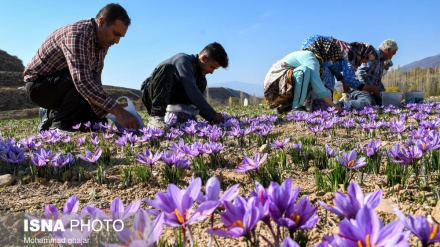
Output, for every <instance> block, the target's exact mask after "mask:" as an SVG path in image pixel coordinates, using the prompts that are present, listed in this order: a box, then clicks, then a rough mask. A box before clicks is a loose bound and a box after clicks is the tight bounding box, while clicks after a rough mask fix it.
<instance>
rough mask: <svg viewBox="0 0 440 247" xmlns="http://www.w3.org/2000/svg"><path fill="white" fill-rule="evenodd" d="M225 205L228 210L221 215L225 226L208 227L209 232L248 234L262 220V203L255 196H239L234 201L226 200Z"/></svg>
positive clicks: (232, 235)
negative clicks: (247, 197)
mask: <svg viewBox="0 0 440 247" xmlns="http://www.w3.org/2000/svg"><path fill="white" fill-rule="evenodd" d="M224 206H225V209H226V211H225V212H222V213H221V216H220V217H221V221H222V222H223V225H224V227H223V228H211V229H208V231H207V232H208V233H209V234H214V235H217V236H220V237H233V238H239V237H242V236H248V235H249V233H250V232H251V231H253V230H254V228H255V227H256V226H257V223H258V221H259V220H260V216H261V211H260V208H261V205H260V203H259V201H258V199H257V198H255V197H251V198H249V199H248V200H246V199H245V198H243V197H241V196H239V197H237V198H236V199H235V200H234V202H233V203H231V202H228V201H225V202H224ZM225 228H226V229H225Z"/></svg>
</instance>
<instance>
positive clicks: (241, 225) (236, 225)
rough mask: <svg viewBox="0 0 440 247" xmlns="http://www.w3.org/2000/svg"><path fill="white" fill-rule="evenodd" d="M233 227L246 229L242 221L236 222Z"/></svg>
mask: <svg viewBox="0 0 440 247" xmlns="http://www.w3.org/2000/svg"><path fill="white" fill-rule="evenodd" d="M232 226H234V227H240V228H243V229H244V225H243V222H241V220H236V221H234V224H232Z"/></svg>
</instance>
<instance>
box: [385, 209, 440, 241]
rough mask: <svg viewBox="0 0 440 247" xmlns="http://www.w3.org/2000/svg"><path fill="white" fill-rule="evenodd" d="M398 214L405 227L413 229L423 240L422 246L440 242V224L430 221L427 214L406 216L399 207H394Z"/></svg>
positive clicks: (413, 232) (412, 231)
mask: <svg viewBox="0 0 440 247" xmlns="http://www.w3.org/2000/svg"><path fill="white" fill-rule="evenodd" d="M393 210H394V212H395V213H396V215H397V216H398V217H399V219H400V220H401V221H402V223H403V224H404V225H405V227H406V228H407V229H408V230H409V231H411V233H412V234H414V235H416V236H417V238H419V240H420V242H422V247H427V246H429V245H431V244H434V243H439V242H440V232H439V225H438V224H436V223H434V224H431V223H429V222H428V219H427V218H426V216H411V215H408V219H407V218H406V216H405V215H404V214H403V213H402V212H401V211H400V210H398V209H397V208H393Z"/></svg>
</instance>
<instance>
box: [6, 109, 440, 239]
mask: <svg viewBox="0 0 440 247" xmlns="http://www.w3.org/2000/svg"><path fill="white" fill-rule="evenodd" d="M227 110H228V109H226V111H227ZM250 111H251V112H253V113H252V115H259V114H260V112H261V113H262V112H268V111H266V110H261V108H258V107H256V108H255V109H251V110H250ZM269 112H270V111H269ZM10 114H11V116H12V115H14V118H27V117H29V116H33V115H32V114H35V112H33V111H29V112H27V111H26V112H24V111H23V112H20V113H18V112H15V113H13V112H11V113H10ZM142 116H143V117H144V119H145V120H146V119H147V115H146V114H145V112H142ZM37 124H38V122H37V121H35V120H10V121H1V122H0V131H1V133H2V135H3V137H4V138H7V137H12V136H14V137H15V138H16V139H17V140H20V139H22V138H25V137H29V136H32V135H36V133H35V132H32V131H31V130H33V131H35V129H36V125H37ZM407 125H408V126H416V125H417V122H416V121H413V120H411V119H408V122H407ZM382 134H383V135H382V136H380V135H379V136H377V137H376V138H377V139H381V140H382V141H381V149H382V150H387V149H389V148H391V147H392V146H393V145H395V144H396V143H399V142H401V141H400V140H399V139H398V137H397V136H396V135H390V134H389V133H382ZM270 135H271V138H272V139H273V140H282V139H284V138H287V137H289V138H290V143H295V142H298V140H300V139H301V138H307V137H310V136H312V135H313V133H311V132H310V131H309V130H308V128H307V126H306V125H304V124H298V123H296V122H295V121H287V120H285V116H282V117H280V118H279V119H278V120H277V121H276V122H275V128H274V129H273V130H272V131H271V134H270ZM83 136H86V137H87V138H90V133H82V134H77V135H75V136H73V137H72V138H71V142H72V143H76V140H78V139H79V138H80V137H83ZM316 136H317V141H316V144H315V145H314V147H321V148H323V147H324V145H325V144H327V145H329V146H330V147H332V148H335V149H338V148H339V147H342V146H353V147H358V146H359V144H362V145H364V146H365V145H366V144H367V143H368V142H369V141H370V140H371V139H370V138H369V137H368V136H366V135H363V134H361V132H359V131H352V132H351V133H350V134H347V132H346V131H345V130H343V129H337V130H336V132H335V135H333V136H331V137H329V135H328V134H326V133H324V132H320V133H317V134H316ZM0 137H1V136H0ZM117 138H118V136H115V137H114V139H117ZM176 141H177V140H176ZM269 144H270V143H267V144H264V145H260V144H258V143H257V142H250V141H249V142H248V141H246V142H245V145H238V144H237V140H236V139H235V138H233V137H228V136H226V137H225V138H224V143H223V145H224V146H225V149H224V150H223V151H222V152H221V153H222V155H223V157H224V159H225V163H226V164H227V165H226V168H221V169H220V168H219V169H216V170H212V171H211V174H212V175H215V176H216V177H217V178H218V179H219V180H220V182H221V185H222V189H223V191H224V190H226V189H227V188H229V187H230V186H232V185H234V184H236V183H239V184H240V187H239V189H240V195H241V196H249V191H250V190H252V189H253V185H252V183H251V181H250V178H249V176H248V175H246V174H244V173H237V172H234V169H235V167H236V166H237V165H238V164H240V163H241V161H242V160H243V158H244V157H246V156H249V157H251V156H252V157H253V155H254V154H255V153H257V152H261V153H269V155H271V154H273V153H274V152H275V151H274V150H273V149H270V147H269ZM169 145H170V143H169V142H166V141H163V142H162V143H161V144H160V148H159V150H162V151H164V150H166V149H167V148H168V147H169ZM148 147H149V146H148V144H147V146H145V145H144V146H142V144H140V145H138V146H136V150H137V152H138V153H140V152H141V150H145V148H148ZM110 148H111V152H110V153H111V165H109V166H107V167H106V170H105V181H104V183H103V184H99V183H98V182H97V179H96V173H97V171H96V170H97V168H96V166H94V165H92V164H90V163H87V162H82V161H80V162H79V163H80V164H81V165H82V166H83V167H84V169H85V174H86V176H85V178H86V179H87V180H85V181H84V180H83V181H79V180H78V174H77V173H76V172H74V171H73V172H70V173H65V174H63V176H62V177H61V178H60V179H56V178H52V179H45V178H38V179H36V181H32V178H31V172H30V169H29V168H28V166H29V165H22V166H20V170H19V171H18V173H17V174H18V175H17V176H15V177H14V181H13V183H12V184H11V185H9V186H7V187H4V188H2V189H1V190H0V213H1V214H0V216H1V215H3V216H1V217H6V218H7V216H5V215H7V214H8V213H13V212H14V213H16V212H26V213H30V214H32V213H42V212H43V211H44V207H45V205H46V204H53V205H55V206H57V207H58V209H61V208H62V207H63V206H64V203H65V202H66V200H67V199H68V198H69V197H70V196H72V195H76V196H78V198H79V199H80V208H83V207H85V206H87V205H90V204H95V206H96V207H98V208H100V209H108V208H109V207H110V204H111V202H112V201H113V200H114V199H115V198H117V197H118V198H121V199H122V201H123V202H124V205H128V204H129V203H131V202H134V201H135V200H138V199H145V198H148V199H154V198H155V194H156V193H157V192H165V191H166V188H167V184H166V183H164V182H163V173H162V170H161V169H162V168H163V166H164V164H163V162H159V163H158V164H157V165H155V166H154V168H153V174H152V177H151V178H150V179H149V180H148V182H146V183H133V184H131V185H129V186H126V185H124V183H123V182H122V177H123V175H122V174H123V170H124V169H125V168H126V167H127V166H129V165H133V163H131V164H127V163H126V158H125V157H126V154H125V153H124V151H123V150H122V149H121V148H120V147H118V146H117V145H112V146H111V147H110ZM84 151H85V147H84V146H79V145H78V144H75V148H74V149H73V151H72V154H74V155H75V156H77V155H78V154H84ZM26 162H30V161H29V158H27V161H26ZM384 162H385V161H384ZM134 163H135V162H134ZM288 163H292V160H291V159H290V158H289V156H288ZM6 165H7V164H6V162H4V161H0V166H2V169H1V170H0V175H4V174H6V173H8V170H7V169H5V166H6ZM292 167H294V166H292ZM316 169H318V168H317V167H316V166H315V165H314V163H313V161H311V162H310V167H308V168H307V170H303V169H300V168H297V169H290V170H287V171H285V172H284V173H283V174H281V176H282V177H283V178H284V179H285V178H290V179H292V181H293V186H294V188H295V187H297V186H299V187H300V196H301V197H302V196H308V197H309V199H310V200H311V202H312V204H313V205H315V206H318V205H319V204H318V200H322V201H324V202H326V203H327V204H331V205H334V202H333V198H334V197H333V194H334V193H333V192H325V191H320V190H318V188H317V185H316V183H315V176H314V173H315V170H316ZM192 176H193V172H192V170H187V171H186V172H185V173H184V176H183V177H182V181H181V183H180V184H179V186H180V187H181V188H185V187H186V186H187V185H188V182H189V181H190V180H191V178H192ZM284 179H283V181H284ZM419 179H421V178H415V177H412V178H410V179H409V180H408V181H407V182H406V184H404V185H400V184H397V185H394V186H392V187H391V186H387V177H386V176H385V175H367V176H366V177H364V180H363V183H362V184H361V185H360V186H361V188H362V190H363V192H364V194H367V193H371V192H373V191H377V190H382V191H383V197H382V200H381V203H380V204H379V206H378V207H377V208H376V212H377V214H378V215H379V216H380V217H381V219H382V220H383V222H386V223H388V222H391V221H394V220H396V219H397V217H396V215H395V214H394V212H393V210H392V208H393V207H397V208H399V209H400V210H401V211H402V212H405V213H407V214H408V213H409V214H413V215H424V216H428V218H429V219H430V220H432V221H434V222H438V221H440V206H439V205H438V203H437V201H438V199H439V196H438V188H439V185H440V182H439V181H436V180H434V179H430V180H429V184H428V186H426V187H423V188H421V187H420V186H419V184H420V183H419V182H420V181H418V180H419ZM354 180H355V181H357V182H359V180H358V177H356V176H355V177H354ZM202 191H204V188H202ZM141 208H144V209H145V208H149V207H148V206H147V205H146V204H145V203H142V205H141ZM318 215H319V216H320V220H319V222H318V224H317V226H315V227H314V228H313V229H311V230H309V231H307V236H308V238H309V242H308V244H307V245H306V246H313V245H315V244H317V243H319V242H320V241H321V238H322V237H323V236H325V235H331V234H332V233H335V232H337V229H338V222H339V221H340V218H338V217H337V216H336V215H334V214H332V213H329V212H327V211H326V210H325V209H324V208H322V207H321V206H319V209H318ZM6 222H8V221H7V220H5V218H4V219H3V220H0V229H5V230H8V229H9V230H12V229H10V228H11V227H17V225H16V224H13V225H7V224H9V223H6ZM215 225H216V226H219V225H220V222H219V217H218V216H217V220H216V222H215ZM208 227H209V223H208V221H207V220H205V221H204V222H202V223H197V224H194V225H193V228H192V231H193V233H194V237H195V241H196V242H197V244H198V246H207V241H208V237H209V235H208V234H207V233H206V229H207V228H208ZM7 232H8V231H0V242H1V243H7V239H8V238H9V237H10V236H9V234H8V233H7ZM257 232H258V233H259V234H261V235H262V236H267V237H268V238H269V239H270V236H269V234H268V230H267V228H265V227H262V225H261V224H260V225H259V226H258V227H257ZM163 239H167V240H168V243H174V241H175V231H173V229H172V228H169V227H166V228H165V230H164V233H163ZM217 241H218V243H219V246H247V245H246V242H245V241H244V239H243V238H239V239H227V238H220V237H218V238H217ZM260 241H261V246H266V245H265V242H264V241H263V240H262V238H260ZM412 243H414V244H415V243H416V240H415V238H414V237H412ZM414 246H415V245H414Z"/></svg>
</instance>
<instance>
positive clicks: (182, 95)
mask: <svg viewBox="0 0 440 247" xmlns="http://www.w3.org/2000/svg"><path fill="white" fill-rule="evenodd" d="M228 63H229V59H228V55H227V53H226V51H225V50H224V48H223V47H222V46H221V45H220V44H219V43H216V42H214V43H211V44H209V45H207V46H206V47H205V48H204V49H203V50H202V51H201V52H199V53H198V54H194V55H189V54H185V53H178V54H176V55H174V56H172V57H170V58H168V59H166V60H165V61H163V62H161V63H160V64H159V65H158V66H157V67H156V68H155V69H154V71H153V73H152V74H151V76H150V77H148V78H147V79H146V80H145V81H144V82H143V83H142V86H141V90H142V91H143V92H142V102H143V103H144V105H145V107H146V108H147V111H148V113H149V114H150V119H149V121H148V126H150V127H153V128H160V129H168V128H169V126H172V125H173V124H175V123H176V122H180V123H184V122H186V121H187V120H189V119H194V120H195V119H196V116H197V115H198V114H199V113H200V115H201V116H202V117H203V118H204V119H206V120H207V121H210V122H213V123H220V122H223V121H224V118H223V116H222V114H220V113H218V112H216V111H215V110H214V109H213V108H212V107H211V105H209V103H208V102H207V101H206V99H205V98H204V97H203V92H204V91H205V89H206V86H207V81H206V74H212V73H213V72H214V70H216V69H218V68H220V67H223V68H227V67H228Z"/></svg>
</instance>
